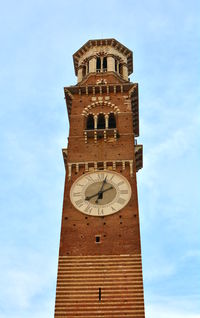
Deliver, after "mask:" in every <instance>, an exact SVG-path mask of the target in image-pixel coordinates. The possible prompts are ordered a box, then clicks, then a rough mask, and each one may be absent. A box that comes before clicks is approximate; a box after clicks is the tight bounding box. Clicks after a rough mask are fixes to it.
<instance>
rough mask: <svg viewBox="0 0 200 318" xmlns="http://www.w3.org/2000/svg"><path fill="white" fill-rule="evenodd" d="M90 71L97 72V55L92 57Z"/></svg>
mask: <svg viewBox="0 0 200 318" xmlns="http://www.w3.org/2000/svg"><path fill="white" fill-rule="evenodd" d="M89 72H90V73H95V72H96V57H92V58H91V59H90V60H89Z"/></svg>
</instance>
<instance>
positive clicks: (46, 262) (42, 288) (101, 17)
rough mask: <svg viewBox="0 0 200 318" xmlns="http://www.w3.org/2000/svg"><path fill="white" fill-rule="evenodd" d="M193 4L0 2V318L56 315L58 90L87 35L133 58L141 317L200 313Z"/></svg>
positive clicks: (181, 0) (60, 182)
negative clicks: (117, 45)
mask: <svg viewBox="0 0 200 318" xmlns="http://www.w3.org/2000/svg"><path fill="white" fill-rule="evenodd" d="M199 12H200V2H199V1H198V0H196V1H195V0H191V1H190V2H188V1H185V0H166V1H160V0H152V1H147V0H143V1H135V0H124V1H122V0H115V1H114V0H110V1H105V0H102V1H100V2H95V1H91V0H88V1H83V0H77V1H74V2H73V1H71V0H65V1H64V0H57V1H52V0H49V1H47V0H40V1H39V0H34V1H33V0H29V1H22V0H19V1H13V0H7V1H2V3H1V12H0V43H1V50H0V188H1V191H0V217H1V229H0V258H1V261H0V273H1V274H0V318H8V317H9V318H36V317H37V318H53V312H54V303H55V289H56V275H57V262H58V248H59V236H60V224H61V212H62V199H63V189H64V177H65V169H64V164H63V159H62V152H61V149H62V148H65V147H66V146H67V137H68V129H69V124H68V119H67V112H66V105H65V101H64V93H63V87H64V86H69V85H75V84H76V77H75V74H74V69H73V61H72V54H73V53H74V52H75V51H76V50H78V49H79V48H80V47H81V46H82V45H83V44H84V43H85V42H86V41H88V40H89V39H98V38H115V39H117V40H118V41H120V42H121V43H123V44H124V45H125V46H127V47H128V48H129V49H131V50H132V51H133V58H134V61H133V62H134V73H133V74H132V75H131V76H130V79H131V81H132V82H136V83H138V84H139V107H140V137H139V138H138V143H141V144H143V147H144V154H143V155H144V158H143V164H144V168H143V169H142V170H140V171H139V172H138V175H137V182H138V193H139V207H140V227H141V244H142V257H143V276H144V295H145V309H146V318H199V317H200V271H199V268H200V235H199V226H200V217H199V214H200V196H199V189H200V166H199V153H200V142H199V140H200V136H199V131H200V129H199V121H200V105H199V100H200V96H199V95H200V89H199V84H200V79H199V74H200V73H199V66H200V54H199V52H200V31H199V30H200V25H199V24H200V22H199V21H200V16H199V15H200V14H199Z"/></svg>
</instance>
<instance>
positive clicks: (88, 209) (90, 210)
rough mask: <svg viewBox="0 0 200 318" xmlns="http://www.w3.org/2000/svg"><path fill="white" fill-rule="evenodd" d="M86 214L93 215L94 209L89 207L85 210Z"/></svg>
mask: <svg viewBox="0 0 200 318" xmlns="http://www.w3.org/2000/svg"><path fill="white" fill-rule="evenodd" d="M84 211H85V212H86V213H88V214H91V212H92V208H91V206H90V205H88V206H87V207H86V208H85V210H84Z"/></svg>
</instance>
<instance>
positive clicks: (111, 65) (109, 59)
mask: <svg viewBox="0 0 200 318" xmlns="http://www.w3.org/2000/svg"><path fill="white" fill-rule="evenodd" d="M107 71H108V72H114V71H115V59H114V57H113V56H108V57H107Z"/></svg>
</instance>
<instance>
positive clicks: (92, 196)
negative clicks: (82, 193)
mask: <svg viewBox="0 0 200 318" xmlns="http://www.w3.org/2000/svg"><path fill="white" fill-rule="evenodd" d="M110 189H113V187H112V186H111V187H110V188H108V189H105V190H103V191H101V193H104V192H106V191H108V190H110ZM97 195H99V192H97V193H95V194H93V195H90V196H89V197H86V198H85V200H87V201H89V200H90V199H92V198H94V197H96V196H97ZM95 203H96V201H95Z"/></svg>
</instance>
